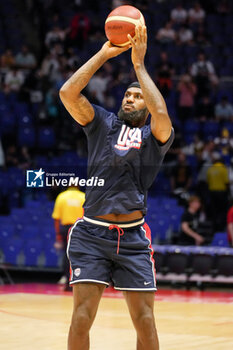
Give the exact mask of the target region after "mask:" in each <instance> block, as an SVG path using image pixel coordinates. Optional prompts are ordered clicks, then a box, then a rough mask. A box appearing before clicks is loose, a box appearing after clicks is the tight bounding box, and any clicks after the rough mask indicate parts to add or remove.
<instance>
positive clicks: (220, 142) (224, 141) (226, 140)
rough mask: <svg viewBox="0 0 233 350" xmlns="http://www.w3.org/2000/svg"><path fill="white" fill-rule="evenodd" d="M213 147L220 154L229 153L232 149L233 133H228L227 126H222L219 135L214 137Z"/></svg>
mask: <svg viewBox="0 0 233 350" xmlns="http://www.w3.org/2000/svg"><path fill="white" fill-rule="evenodd" d="M214 144H215V149H216V151H217V152H219V153H221V154H222V155H229V154H230V153H232V150H233V135H230V133H229V131H228V129H227V128H222V130H221V134H220V136H219V137H215V139H214Z"/></svg>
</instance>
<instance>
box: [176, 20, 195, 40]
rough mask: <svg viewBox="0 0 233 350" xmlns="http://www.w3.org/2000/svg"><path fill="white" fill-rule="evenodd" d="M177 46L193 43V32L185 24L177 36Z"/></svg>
mask: <svg viewBox="0 0 233 350" xmlns="http://www.w3.org/2000/svg"><path fill="white" fill-rule="evenodd" d="M177 42H178V44H181V45H183V44H191V43H192V42H193V32H192V30H191V29H190V28H189V27H188V25H187V24H183V25H182V26H181V27H180V29H179V31H178V34H177Z"/></svg>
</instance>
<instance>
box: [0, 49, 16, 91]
mask: <svg viewBox="0 0 233 350" xmlns="http://www.w3.org/2000/svg"><path fill="white" fill-rule="evenodd" d="M14 64H15V58H14V56H13V54H12V51H11V50H9V49H7V50H6V51H5V52H4V53H3V54H2V55H1V57H0V74H1V81H0V84H1V82H3V81H4V78H5V75H6V73H7V72H9V70H10V69H11V68H12V67H13V66H14Z"/></svg>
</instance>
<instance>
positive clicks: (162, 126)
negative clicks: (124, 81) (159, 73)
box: [128, 26, 172, 143]
mask: <svg viewBox="0 0 233 350" xmlns="http://www.w3.org/2000/svg"><path fill="white" fill-rule="evenodd" d="M135 34H136V35H135V37H134V39H133V38H132V37H131V36H130V35H129V36H128V38H129V40H130V42H131V45H132V54H131V58H132V63H133V66H134V70H135V73H136V75H137V78H138V81H139V83H140V86H141V89H142V92H143V98H144V101H145V103H146V106H147V108H148V110H149V112H150V113H151V131H152V134H153V135H154V137H155V138H156V139H157V140H158V141H160V142H162V143H165V142H166V141H167V140H168V138H169V136H170V135H171V127H172V124H171V120H170V118H169V116H168V112H167V107H166V104H165V101H164V99H163V96H162V95H161V93H160V92H159V90H158V88H157V87H156V85H155V84H154V82H153V81H152V79H151V77H150V76H149V74H148V72H147V70H146V68H145V65H144V57H145V54H146V50H147V32H146V26H137V27H136V28H135Z"/></svg>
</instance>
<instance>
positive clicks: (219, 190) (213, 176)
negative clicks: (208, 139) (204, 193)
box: [207, 153, 229, 231]
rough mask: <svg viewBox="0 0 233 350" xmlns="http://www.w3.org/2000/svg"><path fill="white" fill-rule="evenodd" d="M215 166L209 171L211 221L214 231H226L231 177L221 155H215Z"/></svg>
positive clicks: (213, 156) (213, 157)
mask: <svg viewBox="0 0 233 350" xmlns="http://www.w3.org/2000/svg"><path fill="white" fill-rule="evenodd" d="M212 159H213V164H212V165H211V166H210V167H209V169H208V170H207V185H208V189H209V194H210V207H211V208H210V209H211V219H212V221H213V223H214V230H215V231H221V230H224V229H225V221H226V213H227V204H228V189H229V176H228V170H227V167H226V166H225V165H224V163H223V161H222V159H221V156H220V154H218V153H213V155H212Z"/></svg>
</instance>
